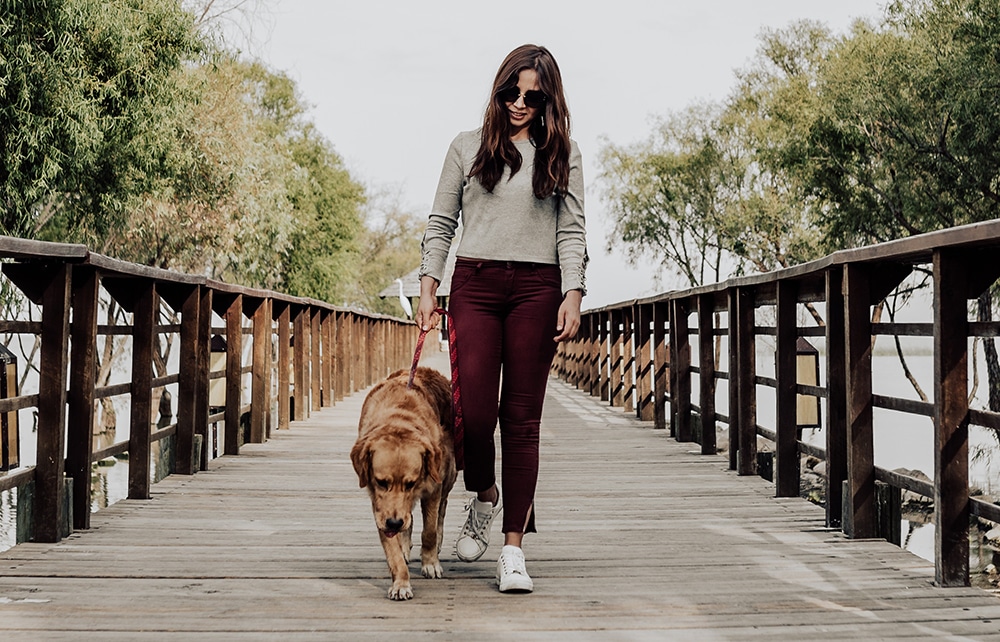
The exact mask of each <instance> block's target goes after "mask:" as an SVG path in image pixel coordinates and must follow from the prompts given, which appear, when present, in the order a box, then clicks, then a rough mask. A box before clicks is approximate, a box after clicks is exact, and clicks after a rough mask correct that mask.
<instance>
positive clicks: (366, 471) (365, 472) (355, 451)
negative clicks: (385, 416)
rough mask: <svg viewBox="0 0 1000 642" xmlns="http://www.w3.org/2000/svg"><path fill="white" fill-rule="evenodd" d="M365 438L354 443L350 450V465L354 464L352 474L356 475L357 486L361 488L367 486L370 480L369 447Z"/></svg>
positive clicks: (370, 459)
mask: <svg viewBox="0 0 1000 642" xmlns="http://www.w3.org/2000/svg"><path fill="white" fill-rule="evenodd" d="M369 441H370V440H369V439H368V438H367V437H363V438H361V439H359V440H357V441H356V442H355V443H354V448H351V463H352V464H354V472H356V473H357V474H358V485H359V486H360V487H361V488H365V487H367V486H368V483H369V481H370V478H371V461H372V458H371V447H370V443H369Z"/></svg>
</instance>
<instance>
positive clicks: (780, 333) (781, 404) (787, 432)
mask: <svg viewBox="0 0 1000 642" xmlns="http://www.w3.org/2000/svg"><path fill="white" fill-rule="evenodd" d="M797 295H798V289H797V287H796V284H795V282H794V281H779V282H778V284H777V313H776V317H777V325H776V327H777V337H776V342H775V343H776V355H775V361H776V364H775V379H776V380H777V382H776V386H775V388H776V389H775V403H776V406H777V408H776V427H775V428H776V433H777V441H776V443H775V455H776V456H777V463H776V465H775V470H774V475H775V478H774V493H775V496H776V497H798V496H799V475H800V474H801V473H800V470H799V461H800V458H799V448H798V425H797V423H798V422H797V410H798V408H797V403H796V343H797V342H798V332H797V329H798V328H797V326H798V318H797V315H796V309H797V305H798V302H797Z"/></svg>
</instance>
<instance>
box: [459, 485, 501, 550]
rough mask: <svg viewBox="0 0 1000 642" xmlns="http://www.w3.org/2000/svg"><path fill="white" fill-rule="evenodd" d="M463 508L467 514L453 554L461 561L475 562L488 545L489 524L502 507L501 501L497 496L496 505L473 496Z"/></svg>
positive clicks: (490, 524) (491, 523)
mask: <svg viewBox="0 0 1000 642" xmlns="http://www.w3.org/2000/svg"><path fill="white" fill-rule="evenodd" d="M465 509H466V510H467V511H469V516H468V518H466V520H465V526H463V527H462V533H461V534H460V535H459V536H458V541H457V542H455V555H457V556H458V559H460V560H462V561H463V562H475V561H476V560H477V559H479V558H480V557H482V556H483V553H485V552H486V549H487V547H489V545H490V526H492V525H493V518H494V517H496V516H497V514H498V513H499V512H500V511H501V510H502V509H503V503H502V502H501V501H500V497H499V496H497V503H496V506H494V505H493V504H491V503H489V502H481V501H479V500H478V499H476V498H475V497H473V498H472V501H470V502H469V503H468V505H467V506H466V507H465Z"/></svg>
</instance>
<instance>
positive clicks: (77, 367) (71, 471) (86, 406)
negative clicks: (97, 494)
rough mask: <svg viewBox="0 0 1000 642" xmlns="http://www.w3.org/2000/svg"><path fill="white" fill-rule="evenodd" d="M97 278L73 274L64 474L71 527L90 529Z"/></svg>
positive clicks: (82, 271) (94, 274) (91, 272)
mask: <svg viewBox="0 0 1000 642" xmlns="http://www.w3.org/2000/svg"><path fill="white" fill-rule="evenodd" d="M100 289H101V278H100V276H99V275H98V273H97V271H96V270H92V269H91V270H85V269H82V268H77V269H76V270H75V274H73V325H72V329H71V330H70V332H71V344H72V346H73V353H72V355H70V374H69V399H68V402H69V418H68V422H67V427H66V442H67V444H66V474H67V475H68V476H69V477H71V478H72V479H73V528H75V529H86V528H90V493H91V491H90V464H91V453H93V451H94V397H95V394H94V388H95V386H96V385H97V308H98V299H99V296H100Z"/></svg>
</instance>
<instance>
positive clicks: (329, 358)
mask: <svg viewBox="0 0 1000 642" xmlns="http://www.w3.org/2000/svg"><path fill="white" fill-rule="evenodd" d="M322 314H323V317H322V319H321V322H320V323H321V326H322V328H323V394H322V398H321V399H320V405H321V406H332V405H333V404H334V401H333V385H334V384H333V376H334V370H335V365H336V357H335V356H334V344H335V342H336V339H335V336H336V335H335V333H334V325H335V324H334V320H335V317H334V314H333V312H331V311H323V313H322ZM403 334H404V333H398V336H399V337H401V336H402V335H403ZM399 361H400V355H399V354H397V358H396V360H395V362H396V363H398V362H399Z"/></svg>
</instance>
